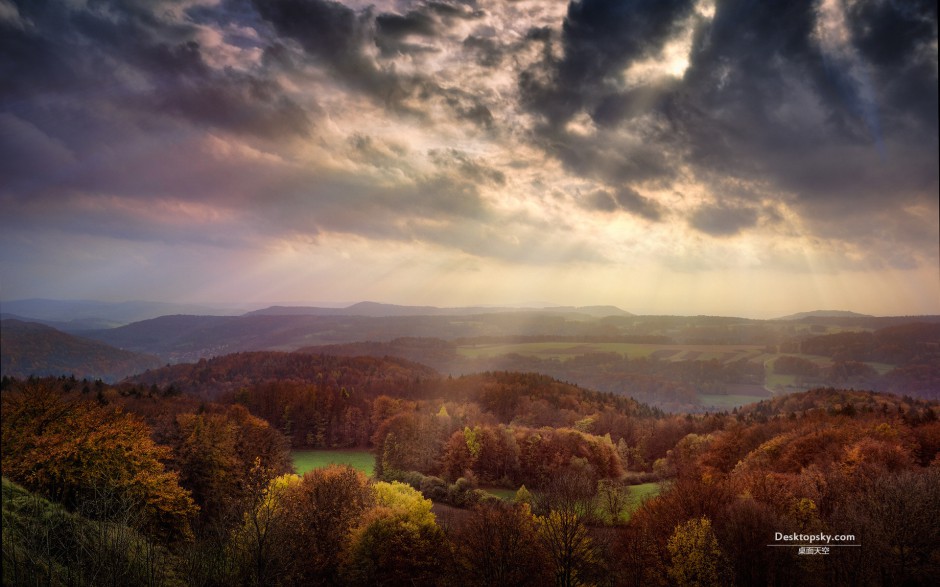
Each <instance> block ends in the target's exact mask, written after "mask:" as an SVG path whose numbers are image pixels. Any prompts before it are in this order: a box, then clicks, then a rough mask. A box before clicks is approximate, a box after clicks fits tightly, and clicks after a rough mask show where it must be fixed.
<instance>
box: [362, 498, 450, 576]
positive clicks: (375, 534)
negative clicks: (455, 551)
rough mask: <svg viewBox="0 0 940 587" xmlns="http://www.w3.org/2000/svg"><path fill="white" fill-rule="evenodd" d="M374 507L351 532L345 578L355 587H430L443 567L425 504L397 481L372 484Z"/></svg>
mask: <svg viewBox="0 0 940 587" xmlns="http://www.w3.org/2000/svg"><path fill="white" fill-rule="evenodd" d="M374 491H375V500H376V502H375V503H376V505H375V507H374V508H372V509H371V510H370V511H368V512H367V513H366V514H365V515H364V516H363V518H362V520H361V523H360V525H359V527H358V528H356V529H355V530H354V532H353V535H352V539H351V541H350V547H349V549H348V554H347V566H346V578H347V580H349V581H350V582H352V583H353V584H356V585H389V586H395V585H402V586H407V587H411V586H413V585H433V584H437V583H439V582H440V578H441V577H442V576H443V574H444V570H445V569H447V568H448V566H449V564H448V563H449V561H450V559H451V553H450V551H449V548H448V545H447V537H446V536H445V535H444V532H443V531H442V530H441V528H440V527H439V526H438V525H437V522H436V520H435V517H434V514H433V513H431V501H430V500H428V499H424V498H423V497H421V494H420V493H418V492H417V491H416V490H414V489H412V488H411V487H409V486H408V485H405V484H404V483H399V482H397V481H396V482H392V483H385V482H378V483H375V484H374Z"/></svg>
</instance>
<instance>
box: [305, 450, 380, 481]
mask: <svg viewBox="0 0 940 587" xmlns="http://www.w3.org/2000/svg"><path fill="white" fill-rule="evenodd" d="M291 458H292V459H293V461H294V469H295V470H296V471H297V474H298V475H303V474H304V473H306V472H307V471H312V470H313V469H319V468H321V467H326V466H327V465H350V466H352V467H353V468H355V469H358V470H360V471H362V472H363V473H365V474H366V475H369V476H370V477H371V476H372V468H373V467H374V466H375V456H374V455H373V454H372V453H371V452H369V451H367V450H355V449H350V450H294V451H291Z"/></svg>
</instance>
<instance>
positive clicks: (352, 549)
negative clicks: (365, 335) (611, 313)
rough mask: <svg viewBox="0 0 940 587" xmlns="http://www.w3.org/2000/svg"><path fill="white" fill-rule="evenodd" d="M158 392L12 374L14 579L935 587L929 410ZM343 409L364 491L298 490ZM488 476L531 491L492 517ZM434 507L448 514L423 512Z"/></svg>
mask: <svg viewBox="0 0 940 587" xmlns="http://www.w3.org/2000/svg"><path fill="white" fill-rule="evenodd" d="M292 365H293V367H291V366H292ZM386 367H388V369H387V371H386ZM291 369H293V371H292V370H291ZM278 374H281V376H280V377H279V375H278ZM418 374H423V375H418ZM147 377H150V382H149V383H145V382H144V381H141V380H135V381H128V382H125V383H122V384H119V385H116V386H108V385H105V384H103V383H100V382H87V381H76V380H74V379H68V378H59V379H43V380H29V381H25V382H23V381H15V380H10V379H4V381H3V390H2V400H3V420H2V432H3V443H2V451H3V452H2V457H3V458H2V469H3V475H4V478H5V480H4V491H3V508H4V516H3V520H4V521H3V523H4V532H3V537H4V538H3V556H4V561H3V562H4V564H3V572H4V583H5V584H34V583H36V582H37V577H38V578H40V579H38V580H39V581H41V582H46V583H48V584H145V583H146V584H192V585H231V584H259V585H260V584H264V585H279V584H280V585H298V584H324V585H346V584H348V585H376V584H385V585H436V584H444V583H447V584H453V585H545V584H551V583H553V582H554V583H556V584H559V585H589V584H604V585H633V584H635V585H666V584H679V585H703V584H728V585H730V584H740V585H750V584H776V585H828V584H838V583H843V584H857V585H896V584H910V585H918V584H923V585H927V584H930V581H931V580H932V578H934V577H936V576H937V573H938V572H940V550H938V545H940V535H938V528H937V527H936V524H934V523H933V521H935V520H936V519H938V516H940V495H938V491H940V475H938V471H940V458H938V450H940V422H938V418H937V406H936V405H935V404H931V403H926V402H923V401H919V400H912V399H910V398H906V399H902V398H898V397H896V396H889V395H882V394H875V393H869V392H854V391H841V390H834V389H828V390H817V391H814V392H808V393H802V394H794V395H791V396H785V397H781V398H775V399H774V400H769V401H765V402H761V403H760V404H756V405H754V406H751V407H748V408H747V409H743V410H739V411H737V413H733V414H711V415H698V416H674V415H668V416H667V415H664V414H661V413H658V412H656V411H654V410H649V409H648V408H645V407H644V406H642V405H640V404H637V403H636V402H634V401H632V400H628V399H626V398H623V397H617V396H612V395H610V394H600V393H596V392H591V391H587V390H583V389H580V388H578V387H575V386H570V385H567V384H563V383H560V382H557V381H554V380H551V379H549V378H547V377H544V376H539V375H531V374H518V373H490V374H482V375H477V376H471V377H463V378H456V379H449V378H441V377H439V376H436V375H435V374H434V373H433V372H429V371H427V370H423V368H421V367H420V366H415V365H413V364H409V363H407V362H402V361H394V360H393V361H383V360H378V359H350V360H348V361H347V360H345V359H336V358H330V357H311V356H303V355H297V356H295V355H291V354H286V353H249V354H244V355H237V356H231V357H224V358H221V359H219V360H214V361H206V362H204V363H200V364H197V365H190V366H177V367H172V368H169V369H168V370H167V371H166V372H164V371H163V370H160V371H155V372H152V373H150V374H148V375H147ZM275 378H279V379H280V381H278V380H277V379H275ZM290 390H296V393H297V394H299V395H297V396H295V395H292V394H293V393H294V391H290ZM303 393H309V394H312V395H310V396H304V395H303ZM278 394H280V395H278ZM393 394H394V395H393ZM266 395H273V396H274V397H275V398H276V401H268V400H269V399H270V398H265V396H266ZM303 398H306V400H307V401H313V403H314V406H316V408H315V409H313V410H311V411H309V412H296V413H295V412H292V413H293V414H294V415H293V416H292V417H291V419H290V420H288V421H290V422H291V427H290V428H287V427H285V426H284V421H281V422H280V423H279V424H274V422H269V421H268V420H267V419H265V418H263V417H262V414H264V415H269V414H275V415H276V414H278V413H281V414H282V413H283V412H284V411H285V406H288V405H289V406H297V407H298V408H299V407H300V405H301V404H302V403H303V401H304V399H303ZM211 399H214V400H216V401H211ZM292 401H297V402H298V403H297V404H293V403H290V402H292ZM280 402H284V403H283V404H281V405H280V406H279V407H280V409H277V408H278V404H279V403H280ZM336 406H340V408H337V407H336ZM350 407H355V408H357V409H359V410H360V416H359V419H357V420H355V422H356V423H357V424H359V425H362V426H366V427H367V430H368V435H367V439H366V440H365V441H366V442H367V443H369V442H371V443H373V444H374V447H375V451H376V455H377V458H376V472H377V478H375V479H372V480H368V479H366V478H365V477H363V476H362V475H361V474H358V473H356V472H355V471H352V470H351V469H348V468H344V467H334V468H330V469H326V470H320V471H316V472H311V473H308V474H306V475H304V476H303V477H298V476H295V475H292V473H291V465H290V460H289V453H288V446H289V444H290V443H291V442H294V443H296V442H297V441H298V440H300V441H301V442H303V441H304V440H305V439H306V437H307V436H308V435H307V434H304V435H303V437H298V435H297V433H296V427H302V428H303V427H309V428H304V429H307V430H311V431H315V432H314V433H313V435H314V437H315V439H317V438H318V436H319V431H320V430H323V432H322V437H321V438H322V439H324V442H326V441H328V440H327V439H332V438H335V439H338V440H339V441H345V440H348V439H344V437H343V434H342V422H343V420H342V418H338V419H337V418H330V417H328V414H330V413H336V414H349V410H348V409H349V408H350ZM293 409H295V408H294V407H292V408H291V410H293ZM266 410H267V411H266ZM321 410H322V412H321ZM330 410H334V411H333V412H330ZM297 414H301V415H300V416H298V415H297ZM270 417H271V418H272V419H274V420H276V418H275V416H274V415H271V416H270ZM308 417H309V418H312V419H313V422H308V421H307V420H306V419H305V418H308ZM324 419H325V422H326V427H321V428H316V427H314V426H322V425H323V422H324ZM337 426H338V427H339V428H338V429H339V430H340V431H339V432H336V431H335V430H336V429H337V428H336V427H337ZM285 431H290V432H292V435H291V437H290V438H291V440H290V441H289V440H288V438H287V437H285V435H284V432H285ZM360 438H361V437H360ZM650 470H655V472H656V473H657V474H658V475H659V476H660V477H662V478H664V480H665V481H664V483H663V486H662V490H661V493H660V495H659V496H658V497H655V498H652V499H650V500H648V501H646V502H644V503H643V504H642V505H640V506H639V507H638V509H636V511H635V512H634V513H633V515H632V517H629V519H628V514H627V511H628V508H627V505H628V504H627V501H628V500H629V495H630V494H629V493H628V491H627V489H626V488H625V486H624V484H625V483H626V482H627V481H629V479H630V478H631V475H632V477H633V478H635V477H636V475H637V472H638V471H650ZM399 481H404V482H405V483H401V482H399ZM11 482H12V483H11ZM483 482H485V483H494V484H502V485H506V486H507V487H513V488H515V487H517V486H518V484H524V485H525V488H524V489H520V490H519V491H518V492H517V494H516V499H515V500H513V501H511V502H502V501H498V500H496V499H495V498H493V497H491V496H487V495H486V494H484V493H483V492H481V491H478V490H475V486H476V485H477V484H479V483H483ZM14 483H15V484H14ZM422 493H423V494H424V495H422ZM429 497H433V498H434V499H435V500H438V501H440V502H448V503H451V504H456V505H460V506H461V507H462V509H448V508H446V507H444V506H437V507H438V508H443V509H440V510H439V511H440V514H441V515H440V516H435V515H432V513H431V510H430V508H431V502H430V501H429V500H428V498H429ZM326 529H328V530H326ZM780 531H784V532H788V533H790V532H805V533H816V532H826V533H833V534H853V535H855V536H856V542H857V544H858V547H855V548H845V549H841V550H839V551H838V552H835V553H832V555H830V556H828V557H816V558H809V557H800V556H798V555H797V554H796V552H795V549H790V548H769V547H767V546H766V545H767V544H768V543H770V542H772V540H773V536H774V533H775V532H780ZM122 549H123V550H122ZM118 551H121V552H123V554H121V555H120V556H118V555H116V554H114V553H115V552H118ZM109 561H111V562H109ZM115 561H116V562H115Z"/></svg>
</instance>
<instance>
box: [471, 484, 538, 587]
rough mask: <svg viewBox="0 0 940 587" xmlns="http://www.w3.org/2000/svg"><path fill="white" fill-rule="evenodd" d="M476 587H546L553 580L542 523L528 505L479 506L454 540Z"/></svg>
mask: <svg viewBox="0 0 940 587" xmlns="http://www.w3.org/2000/svg"><path fill="white" fill-rule="evenodd" d="M454 544H455V545H456V548H457V554H458V558H459V561H460V563H462V565H463V567H464V568H465V569H467V571H468V576H469V579H470V582H471V583H472V584H474V585H487V586H493V587H498V586H503V585H505V586H512V585H519V586H521V585H544V584H546V583H548V582H550V581H551V580H552V576H551V574H549V573H547V571H548V569H549V568H550V563H549V560H548V557H547V554H548V553H547V552H546V551H545V549H544V547H543V543H542V541H541V539H540V536H539V526H538V521H537V519H536V518H535V516H533V515H532V512H531V510H530V509H529V506H528V505H527V504H524V503H520V504H515V505H511V504H504V503H502V502H498V503H494V504H482V505H478V506H477V507H475V508H474V509H473V511H472V513H471V514H470V516H469V517H468V518H467V520H466V521H465V522H464V523H462V524H461V525H460V527H459V529H458V531H457V532H456V536H455V537H454Z"/></svg>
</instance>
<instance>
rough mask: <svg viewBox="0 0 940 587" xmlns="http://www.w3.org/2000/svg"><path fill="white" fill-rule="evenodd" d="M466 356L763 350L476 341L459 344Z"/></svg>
mask: <svg viewBox="0 0 940 587" xmlns="http://www.w3.org/2000/svg"><path fill="white" fill-rule="evenodd" d="M457 352H458V353H459V354H460V356H462V357H466V358H470V359H478V358H491V357H498V356H501V355H507V354H510V353H516V354H519V355H529V356H534V357H539V358H541V359H561V360H564V359H568V358H571V357H574V356H578V355H585V354H590V353H618V354H620V355H624V356H627V357H629V358H631V359H635V358H638V357H649V356H651V355H653V354H654V353H658V354H660V355H662V358H663V360H669V361H681V360H687V359H690V358H692V357H691V356H690V355H695V356H696V357H699V358H701V357H704V358H705V359H711V358H716V359H724V360H727V359H742V358H747V359H755V358H757V357H760V356H761V355H762V354H763V347H762V346H758V345H746V344H735V345H702V344H638V343H627V342H521V343H507V344H474V345H464V346H459V347H457Z"/></svg>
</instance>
